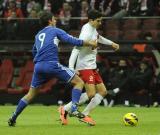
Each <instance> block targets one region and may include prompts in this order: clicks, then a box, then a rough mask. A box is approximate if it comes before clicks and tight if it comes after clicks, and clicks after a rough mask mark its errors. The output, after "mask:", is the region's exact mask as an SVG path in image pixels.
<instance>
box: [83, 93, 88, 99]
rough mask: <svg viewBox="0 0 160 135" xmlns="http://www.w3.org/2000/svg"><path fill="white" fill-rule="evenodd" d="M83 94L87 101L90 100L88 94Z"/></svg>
mask: <svg viewBox="0 0 160 135" xmlns="http://www.w3.org/2000/svg"><path fill="white" fill-rule="evenodd" d="M82 94H83V96H84V98H85V99H86V100H89V97H88V95H87V93H86V92H85V93H82Z"/></svg>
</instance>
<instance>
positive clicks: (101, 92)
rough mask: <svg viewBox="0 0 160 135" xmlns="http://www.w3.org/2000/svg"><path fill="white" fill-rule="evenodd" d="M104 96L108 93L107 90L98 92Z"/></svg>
mask: <svg viewBox="0 0 160 135" xmlns="http://www.w3.org/2000/svg"><path fill="white" fill-rule="evenodd" d="M98 93H99V94H100V95H101V96H102V97H105V96H106V95H107V90H103V91H99V92H98Z"/></svg>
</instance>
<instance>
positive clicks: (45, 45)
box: [8, 12, 97, 126]
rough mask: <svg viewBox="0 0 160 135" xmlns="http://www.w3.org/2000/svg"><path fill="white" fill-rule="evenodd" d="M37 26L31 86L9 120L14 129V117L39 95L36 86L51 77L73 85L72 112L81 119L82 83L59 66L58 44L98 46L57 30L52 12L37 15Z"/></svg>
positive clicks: (74, 74) (93, 42)
mask: <svg viewBox="0 0 160 135" xmlns="http://www.w3.org/2000/svg"><path fill="white" fill-rule="evenodd" d="M40 23H41V25H43V26H44V28H43V29H42V30H40V31H39V32H38V34H37V35H36V36H35V43H34V46H33V49H32V53H33V57H34V60H33V61H34V63H35V66H34V73H33V76H32V82H31V87H30V89H29V92H28V93H27V94H26V95H25V96H24V97H23V98H22V99H20V101H19V103H18V105H17V108H16V110H15V112H14V113H13V115H12V116H11V118H10V119H9V120H8V125H9V126H15V124H16V119H17V117H18V116H19V115H20V114H21V112H22V111H23V110H24V109H25V108H26V106H27V105H28V104H29V103H30V102H31V101H32V99H33V98H34V97H35V96H36V95H37V94H38V91H39V87H40V86H41V85H42V84H44V83H45V82H47V81H48V80H49V79H51V78H52V77H57V78H59V79H60V80H63V81H64V82H66V83H69V82H70V83H71V84H72V85H73V89H72V109H71V110H72V111H71V113H72V114H73V115H74V116H75V117H78V118H82V117H84V115H83V114H82V113H81V112H79V111H78V109H77V103H78V102H79V99H80V96H81V92H82V89H83V86H84V82H83V81H82V80H81V79H80V77H78V75H76V73H75V72H74V71H72V70H70V69H69V68H67V67H65V66H63V65H61V64H60V63H59V58H58V44H59V41H63V42H67V43H69V44H72V45H76V46H82V45H83V46H92V47H97V42H96V41H84V40H80V39H77V38H75V37H72V36H71V35H68V34H67V33H66V32H65V31H63V30H61V29H59V28H56V27H55V26H56V19H55V17H54V16H53V15H52V13H49V12H43V13H42V15H41V16H40Z"/></svg>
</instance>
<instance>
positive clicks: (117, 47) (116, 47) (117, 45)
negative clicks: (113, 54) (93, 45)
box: [112, 43, 119, 51]
mask: <svg viewBox="0 0 160 135" xmlns="http://www.w3.org/2000/svg"><path fill="white" fill-rule="evenodd" d="M112 47H113V49H114V50H115V51H117V50H119V44H116V43H112Z"/></svg>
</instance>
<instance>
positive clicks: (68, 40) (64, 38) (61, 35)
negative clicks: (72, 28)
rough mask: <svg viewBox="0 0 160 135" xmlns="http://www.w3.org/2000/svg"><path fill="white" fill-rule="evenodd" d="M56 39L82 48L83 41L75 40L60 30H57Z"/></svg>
mask: <svg viewBox="0 0 160 135" xmlns="http://www.w3.org/2000/svg"><path fill="white" fill-rule="evenodd" d="M57 37H58V38H59V39H60V40H61V41H63V42H66V43H70V44H72V45H75V46H82V45H83V40H81V39H78V38H75V37H73V36H71V35H69V34H67V33H66V32H65V31H63V30H61V29H57Z"/></svg>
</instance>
